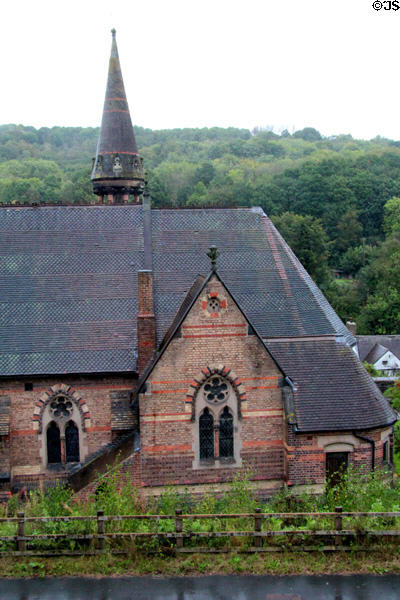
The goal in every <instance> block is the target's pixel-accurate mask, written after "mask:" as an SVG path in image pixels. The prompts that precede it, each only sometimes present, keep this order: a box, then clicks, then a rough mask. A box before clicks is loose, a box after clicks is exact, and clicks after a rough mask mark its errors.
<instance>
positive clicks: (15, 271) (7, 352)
mask: <svg viewBox="0 0 400 600" xmlns="http://www.w3.org/2000/svg"><path fill="white" fill-rule="evenodd" d="M143 211H144V207H143V206H135V205H120V206H85V207H82V206H60V207H55V206H49V207H34V208H30V207H29V208H28V207H27V208H25V207H22V208H17V207H16V208H3V209H0V253H1V260H0V308H1V310H0V374H1V375H3V376H6V375H31V374H52V373H86V372H102V371H113V372H118V371H129V370H132V371H134V370H135V369H136V347H137V339H136V314H137V271H138V270H139V269H143V268H146V267H145V266H144V258H143V237H144V236H143ZM151 213H152V214H151V246H152V263H153V272H154V288H155V289H154V297H155V312H156V319H157V336H158V341H159V342H161V340H162V339H163V338H164V336H165V334H166V332H167V330H168V328H169V327H170V325H171V323H172V322H173V320H174V318H175V316H176V313H177V311H178V309H179V307H180V305H181V303H182V301H183V299H184V298H185V295H186V294H187V292H188V290H189V289H190V287H191V286H192V284H193V281H194V280H195V277H196V275H197V273H199V272H207V271H208V269H209V260H208V258H207V256H206V253H207V250H208V248H209V247H210V246H211V245H213V244H215V245H216V246H217V247H218V248H219V250H220V254H221V255H220V258H219V269H218V272H219V274H220V275H221V278H222V279H223V281H224V282H225V283H226V285H227V286H228V288H229V289H230V290H231V291H232V294H233V295H234V297H235V299H236V301H237V302H238V304H239V306H240V307H241V308H242V310H243V311H244V313H245V314H246V315H247V316H248V318H249V320H250V321H251V322H252V323H253V325H254V327H255V328H256V329H257V331H258V332H259V333H260V335H261V336H262V337H263V338H264V339H267V340H270V339H274V338H285V337H303V336H331V337H335V336H346V339H350V340H352V339H353V338H352V337H351V334H349V332H348V331H347V329H346V328H345V327H344V325H343V323H342V322H341V321H340V319H339V318H338V317H337V316H336V314H335V313H334V311H333V309H332V308H331V307H330V305H329V304H328V302H327V301H326V300H325V299H324V297H323V296H322V294H321V292H320V291H319V290H318V288H317V287H316V286H315V284H314V283H313V282H312V280H311V278H310V277H309V276H308V274H307V273H306V272H305V271H304V269H303V268H302V267H301V265H300V263H299V262H298V261H297V259H295V257H294V256H293V254H292V253H291V252H290V250H289V248H288V246H287V244H285V243H284V242H283V240H282V238H281V237H280V236H279V234H278V232H277V231H276V229H275V228H274V226H273V225H272V223H271V222H270V220H269V219H268V217H266V216H265V215H264V213H263V212H262V211H259V210H254V209H187V210H152V211H151Z"/></svg>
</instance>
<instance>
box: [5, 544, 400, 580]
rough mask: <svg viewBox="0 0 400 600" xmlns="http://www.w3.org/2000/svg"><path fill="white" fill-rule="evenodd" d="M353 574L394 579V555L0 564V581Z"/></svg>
mask: <svg viewBox="0 0 400 600" xmlns="http://www.w3.org/2000/svg"><path fill="white" fill-rule="evenodd" d="M353 573H374V574H379V575H381V574H385V573H400V555H399V552H398V551H397V550H393V551H388V550H385V551H384V552H381V553H379V552H376V553H374V554H373V555H372V554H370V553H367V552H365V553H364V552H359V553H353V552H346V553H344V552H337V553H329V554H328V553H326V554H325V553H322V552H310V553H309V552H307V553H306V552H296V553H292V554H291V553H284V552H282V553H266V554H235V553H230V554H224V555H204V554H191V555H189V556H186V555H179V556H157V555H156V556H130V557H118V556H113V555H112V554H105V555H103V556H96V557H92V556H88V557H85V556H82V557H62V558H61V557H60V558H40V559H35V560H31V559H28V558H27V559H26V560H21V558H18V559H17V558H15V559H13V558H3V559H2V561H1V564H0V576H1V577H45V576H46V577H57V576H85V575H86V576H96V575H97V576H103V577H107V576H109V577H111V576H123V575H165V576H184V575H186V576H193V575H214V574H221V575H222V574H241V575H266V574H270V575H296V574H302V575H318V574H324V575H328V574H353Z"/></svg>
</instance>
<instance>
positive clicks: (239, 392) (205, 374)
mask: <svg viewBox="0 0 400 600" xmlns="http://www.w3.org/2000/svg"><path fill="white" fill-rule="evenodd" d="M212 375H220V376H221V377H224V378H225V379H226V380H227V381H229V383H230V384H231V386H232V388H233V390H234V392H235V394H236V397H237V401H238V416H239V418H241V417H242V412H241V408H242V403H244V402H246V400H247V394H246V390H245V387H244V385H243V383H242V382H241V380H240V377H238V376H237V375H236V373H234V371H232V370H231V369H230V368H229V367H226V366H225V365H214V366H207V367H204V369H202V370H201V371H200V373H199V374H198V375H197V376H196V377H195V378H194V379H193V381H192V382H191V383H190V386H189V389H188V391H187V392H186V400H185V411H186V412H191V413H192V416H191V420H192V421H194V420H195V415H196V396H197V393H198V391H199V389H200V388H201V386H202V385H203V383H204V382H205V381H207V379H209V378H210V377H211V376H212Z"/></svg>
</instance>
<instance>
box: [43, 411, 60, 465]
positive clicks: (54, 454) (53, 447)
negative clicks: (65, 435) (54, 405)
mask: <svg viewBox="0 0 400 600" xmlns="http://www.w3.org/2000/svg"><path fill="white" fill-rule="evenodd" d="M46 435H47V462H48V463H49V464H54V463H60V462H61V440H60V430H59V428H58V425H57V424H56V423H54V421H52V422H51V423H50V425H49V426H48V428H47V434H46Z"/></svg>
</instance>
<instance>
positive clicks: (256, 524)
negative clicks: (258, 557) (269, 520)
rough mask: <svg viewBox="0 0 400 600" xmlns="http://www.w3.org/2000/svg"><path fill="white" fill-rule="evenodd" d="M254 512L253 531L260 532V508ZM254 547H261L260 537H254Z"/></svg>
mask: <svg viewBox="0 0 400 600" xmlns="http://www.w3.org/2000/svg"><path fill="white" fill-rule="evenodd" d="M255 512H256V514H255V515H254V531H256V532H260V531H261V521H262V517H261V516H260V513H261V508H256V511H255ZM254 545H255V546H257V547H258V548H259V547H260V546H262V538H261V537H260V536H255V537H254Z"/></svg>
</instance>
